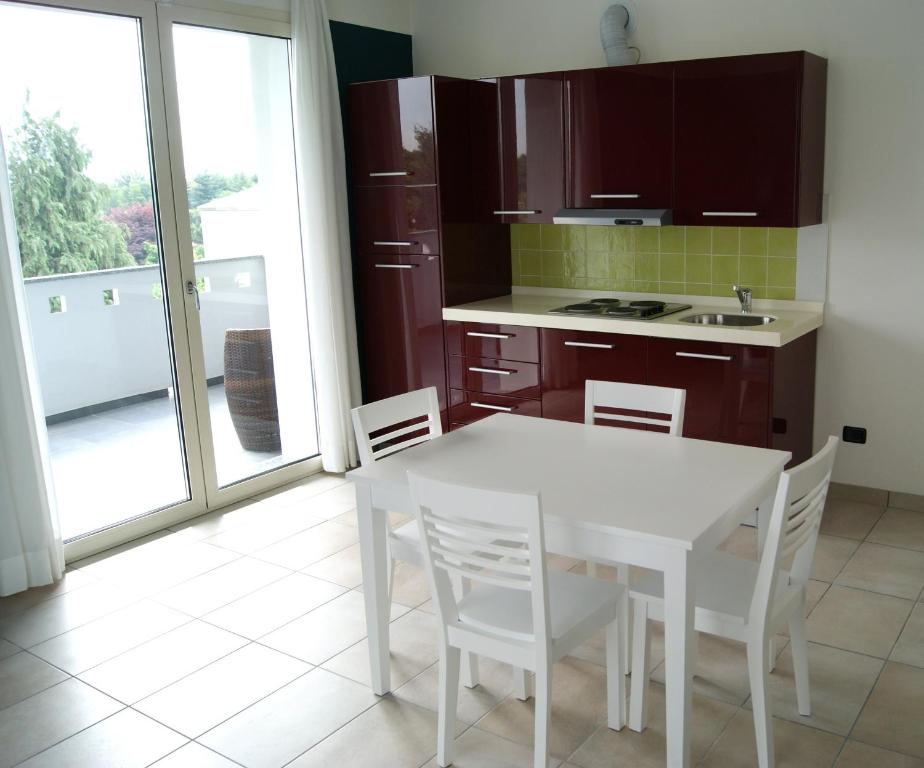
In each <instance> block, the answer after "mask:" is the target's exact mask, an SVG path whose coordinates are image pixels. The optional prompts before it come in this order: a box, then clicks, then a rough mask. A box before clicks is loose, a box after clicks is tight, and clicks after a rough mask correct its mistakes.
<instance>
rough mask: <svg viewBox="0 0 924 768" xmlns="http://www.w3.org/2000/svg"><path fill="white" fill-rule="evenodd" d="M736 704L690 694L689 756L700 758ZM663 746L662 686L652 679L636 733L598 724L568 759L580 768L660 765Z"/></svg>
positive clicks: (664, 751) (663, 705)
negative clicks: (643, 725) (644, 718)
mask: <svg viewBox="0 0 924 768" xmlns="http://www.w3.org/2000/svg"><path fill="white" fill-rule="evenodd" d="M737 711H738V708H737V707H734V706H732V705H731V704H726V703H724V702H721V701H717V700H715V699H709V698H706V697H705V696H694V697H693V726H692V730H691V734H692V747H691V756H692V758H693V761H694V762H696V761H697V760H701V759H702V758H703V757H704V756H705V754H706V751H707V750H708V749H709V747H710V746H711V745H712V743H713V742H714V741H715V740H716V739H717V738H718V737H719V734H720V733H722V731H723V730H724V729H725V726H726V725H727V724H728V721H729V720H731V718H732V717H733V716H734V714H735V712H737ZM666 750H667V742H666V738H665V702H664V686H663V685H659V684H658V683H652V684H651V687H650V688H649V706H648V724H647V727H646V728H645V730H644V731H642V732H641V733H636V732H635V731H632V730H630V729H629V728H625V729H623V730H622V731H611V730H610V729H609V728H607V727H606V726H601V727H600V728H598V729H597V731H596V732H595V733H594V734H593V736H591V737H590V738H589V739H588V740H587V741H585V742H584V743H583V744H582V745H581V746H580V747H579V748H578V749H577V751H576V752H575V753H574V754H573V755H571V757H570V758H569V760H570V761H571V762H573V763H574V764H575V765H580V766H582V767H583V768H610V766H613V765H625V766H632V767H633V768H658V766H663V765H664V762H665V755H666Z"/></svg>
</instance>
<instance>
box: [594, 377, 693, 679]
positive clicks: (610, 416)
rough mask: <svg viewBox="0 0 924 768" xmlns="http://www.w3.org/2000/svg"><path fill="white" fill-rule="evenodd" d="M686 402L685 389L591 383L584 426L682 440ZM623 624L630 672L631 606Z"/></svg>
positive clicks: (622, 580) (620, 569) (625, 571)
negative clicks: (648, 431) (606, 425)
mask: <svg viewBox="0 0 924 768" xmlns="http://www.w3.org/2000/svg"><path fill="white" fill-rule="evenodd" d="M686 399H687V393H686V390H683V389H672V388H670V387H654V386H650V385H648V384H625V383H623V382H619V381H592V380H590V379H588V380H587V382H586V384H585V389H584V423H585V424H596V423H597V421H602V422H612V424H613V426H619V425H620V424H641V425H647V426H653V427H661V428H662V429H663V430H664V431H665V432H666V433H667V434H669V435H673V436H674V437H679V436H680V435H681V433H682V432H683V411H684V407H685V404H686ZM615 565H616V581H617V582H618V583H619V584H623V585H628V584H629V566H627V565H624V564H621V563H615ZM587 575H588V576H596V575H597V564H596V563H595V562H593V561H591V560H588V561H587ZM620 624H621V626H622V632H623V654H624V656H623V667H624V668H625V669H628V668H629V663H630V660H631V647H630V645H629V628H630V627H631V619H630V617H629V608H628V604H627V607H626V614H625V616H622V617H621V620H620Z"/></svg>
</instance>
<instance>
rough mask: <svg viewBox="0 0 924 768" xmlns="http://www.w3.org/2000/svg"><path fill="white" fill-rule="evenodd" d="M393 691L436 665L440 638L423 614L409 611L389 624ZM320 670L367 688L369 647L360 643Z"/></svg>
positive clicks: (432, 620)
mask: <svg viewBox="0 0 924 768" xmlns="http://www.w3.org/2000/svg"><path fill="white" fill-rule="evenodd" d="M390 626H391V632H390V638H391V644H390V650H391V665H390V666H391V685H392V690H394V689H397V688H398V687H399V686H402V685H404V683H406V682H407V681H408V680H410V679H411V678H412V677H415V676H416V675H418V674H420V673H421V672H423V671H424V670H425V669H426V668H427V667H429V666H431V665H432V664H435V663H436V660H437V659H438V658H439V650H438V648H437V645H438V642H439V634H438V629H437V625H436V618H435V617H434V616H433V615H432V614H428V613H423V612H422V611H417V610H413V611H408V612H407V613H405V614H404V615H403V616H400V617H399V618H397V619H395V620H394V621H393V622H392V623H391V625H390ZM323 667H324V668H325V669H329V670H330V671H331V672H336V673H337V674H338V675H343V676H344V677H348V678H350V679H351V680H355V681H356V682H358V683H362V684H363V685H369V643H368V641H367V640H360V641H359V642H358V643H356V644H355V645H351V646H350V647H349V648H347V649H346V650H345V651H343V652H342V653H338V654H337V655H336V656H334V657H333V658H332V659H328V660H327V661H326V662H324V664H323Z"/></svg>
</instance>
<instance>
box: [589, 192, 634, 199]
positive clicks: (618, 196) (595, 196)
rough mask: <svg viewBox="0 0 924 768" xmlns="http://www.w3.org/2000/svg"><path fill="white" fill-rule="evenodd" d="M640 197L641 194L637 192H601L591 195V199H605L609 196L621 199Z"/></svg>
mask: <svg viewBox="0 0 924 768" xmlns="http://www.w3.org/2000/svg"><path fill="white" fill-rule="evenodd" d="M638 197H639V195H637V194H635V193H631V194H624V195H606V194H599V195H591V196H590V199H591V200H605V199H607V198H616V199H620V200H635V199H636V198H638Z"/></svg>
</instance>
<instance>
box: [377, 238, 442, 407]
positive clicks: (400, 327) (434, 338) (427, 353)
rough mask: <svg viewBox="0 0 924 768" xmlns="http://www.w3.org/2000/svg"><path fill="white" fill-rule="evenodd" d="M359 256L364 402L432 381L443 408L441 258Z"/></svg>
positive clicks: (419, 386)
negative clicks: (364, 376) (364, 374)
mask: <svg viewBox="0 0 924 768" xmlns="http://www.w3.org/2000/svg"><path fill="white" fill-rule="evenodd" d="M360 261H361V264H360V276H359V277H360V305H361V307H362V331H363V345H362V350H363V362H364V368H365V373H366V378H365V385H366V387H365V395H366V402H372V401H374V400H381V399H382V398H385V397H391V396H392V395H400V394H403V393H405V392H410V391H412V390H415V389H420V388H421V387H429V386H434V387H436V389H437V392H438V393H439V398H440V406H441V407H442V408H443V409H444V410H445V408H446V364H445V357H444V347H443V319H442V301H441V298H440V263H439V259H438V258H437V257H436V256H370V255H364V256H363V257H362V258H361V260H360Z"/></svg>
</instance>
